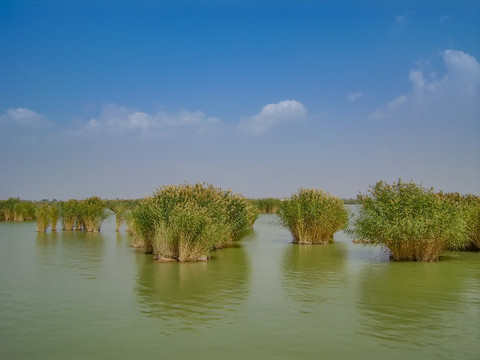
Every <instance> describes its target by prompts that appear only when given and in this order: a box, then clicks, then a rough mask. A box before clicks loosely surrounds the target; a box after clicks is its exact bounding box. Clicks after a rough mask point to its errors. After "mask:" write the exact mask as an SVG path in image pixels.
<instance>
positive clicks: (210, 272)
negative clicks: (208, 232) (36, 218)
mask: <svg viewBox="0 0 480 360" xmlns="http://www.w3.org/2000/svg"><path fill="white" fill-rule="evenodd" d="M276 222H277V218H276V217H275V216H274V215H262V216H260V218H259V219H258V220H257V222H256V223H255V232H254V233H253V234H252V235H251V236H249V237H248V238H246V239H244V240H243V241H241V242H240V243H239V244H238V246H237V247H234V248H228V249H222V250H220V251H217V252H215V253H214V258H213V259H212V261H210V262H208V263H185V264H179V263H162V264H159V263H154V262H153V261H152V258H151V256H150V255H145V254H143V253H142V251H141V250H136V249H133V248H130V247H129V246H128V244H129V237H128V236H127V235H125V233H124V231H122V232H120V233H119V234H117V233H116V232H115V231H114V229H115V227H114V222H113V219H110V220H109V221H108V222H107V223H105V224H104V226H103V228H102V232H101V233H99V234H98V233H97V234H92V233H83V232H75V231H73V232H62V231H58V232H57V233H51V232H48V233H46V234H37V233H36V232H35V223H33V222H28V223H21V224H16V223H5V222H1V223H0V305H1V306H0V359H62V360H63V359H92V358H98V359H132V358H136V359H143V358H145V359H147V358H148V359H152V358H153V357H161V358H166V359H185V358H187V357H193V358H195V359H227V358H228V359H247V358H250V359H322V358H323V359H352V358H356V359H375V358H386V359H405V358H412V359H477V358H479V357H480V341H479V340H480V326H479V324H480V253H463V252H462V253H452V254H451V255H452V256H450V257H448V258H446V259H445V260H443V261H440V262H438V263H430V264H422V263H413V262H404V263H395V262H390V261H388V258H387V257H386V255H385V253H384V252H383V251H382V249H380V248H378V247H373V246H364V245H360V244H353V243H352V242H351V239H349V238H348V237H346V236H345V235H344V234H343V233H342V232H339V233H337V234H336V235H335V243H334V244H330V245H317V246H308V245H300V246H299V245H294V244H292V243H291V237H290V234H289V233H288V231H286V230H285V229H283V228H281V227H279V226H278V225H277V224H276Z"/></svg>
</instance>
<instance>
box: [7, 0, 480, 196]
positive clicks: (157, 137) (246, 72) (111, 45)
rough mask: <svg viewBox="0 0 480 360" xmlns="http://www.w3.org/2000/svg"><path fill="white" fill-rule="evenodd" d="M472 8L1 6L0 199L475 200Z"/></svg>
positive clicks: (477, 133) (478, 184)
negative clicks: (174, 191)
mask: <svg viewBox="0 0 480 360" xmlns="http://www.w3.org/2000/svg"><path fill="white" fill-rule="evenodd" d="M479 39H480V2H479V1H395V2H390V1H243V2H242V1H163V2H162V1H137V2H135V1H98V2H95V1H71V2H69V1H65V2H60V1H1V2H0V49H1V50H0V154H1V157H0V167H1V169H2V175H1V176H0V198H7V197H9V196H19V197H21V198H25V199H41V198H57V199H68V198H85V197H87V196H91V195H99V196H102V197H106V198H116V197H119V198H140V197H143V196H145V195H148V194H150V193H151V192H153V191H154V189H155V188H156V187H158V186H160V185H164V184H176V183H183V182H184V181H188V182H197V181H205V182H208V183H213V184H214V185H217V186H221V187H223V188H231V189H232V190H234V191H235V192H239V193H242V194H244V195H246V196H249V197H266V196H277V197H283V196H288V195H290V194H291V193H293V192H295V191H296V190H297V188H298V187H316V188H321V189H324V190H326V191H329V192H331V193H332V194H334V195H337V196H341V197H354V196H355V195H356V194H357V193H359V192H365V191H366V190H367V189H368V186H369V185H373V184H374V183H375V182H376V181H378V180H382V179H383V180H386V181H389V182H391V181H394V180H396V179H398V178H402V179H404V180H413V181H416V182H418V183H423V184H424V185H425V186H428V187H430V186H433V187H434V188H436V189H438V190H444V191H459V192H462V193H475V194H480V120H479V119H480V105H479V104H480V64H479V62H480V41H479Z"/></svg>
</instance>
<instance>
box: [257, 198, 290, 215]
mask: <svg viewBox="0 0 480 360" xmlns="http://www.w3.org/2000/svg"><path fill="white" fill-rule="evenodd" d="M251 201H252V203H253V204H254V205H255V206H256V207H257V209H258V211H259V212H260V213H262V214H276V213H278V211H279V210H280V207H281V204H282V201H281V200H280V199H276V198H261V199H252V200H251Z"/></svg>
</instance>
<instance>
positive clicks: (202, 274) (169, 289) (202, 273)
mask: <svg viewBox="0 0 480 360" xmlns="http://www.w3.org/2000/svg"><path fill="white" fill-rule="evenodd" d="M213 255H214V258H213V259H212V260H211V261H210V262H192V263H177V262H170V263H155V262H153V261H152V259H151V256H144V257H143V258H140V257H139V258H137V266H138V276H137V286H136V288H135V290H136V292H137V294H138V297H139V302H140V303H141V304H142V305H143V312H144V313H145V314H146V315H147V316H151V317H157V318H161V319H162V320H163V321H165V322H167V323H171V324H172V325H174V327H175V328H178V329H182V330H185V329H188V328H190V327H191V326H193V325H198V324H204V323H208V322H210V321H215V320H220V319H222V318H224V316H225V314H226V313H229V318H230V321H232V319H235V317H236V316H238V315H235V313H236V312H238V311H239V309H240V308H241V307H242V304H243V303H244V301H245V299H246V298H247V295H248V292H249V285H250V284H249V276H250V264H249V261H248V259H247V257H246V254H245V251H244V249H242V248H241V247H233V248H226V249H221V250H218V251H216V252H214V254H213Z"/></svg>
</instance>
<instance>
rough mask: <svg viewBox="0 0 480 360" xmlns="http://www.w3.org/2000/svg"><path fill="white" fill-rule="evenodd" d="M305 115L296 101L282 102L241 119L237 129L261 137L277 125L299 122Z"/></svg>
mask: <svg viewBox="0 0 480 360" xmlns="http://www.w3.org/2000/svg"><path fill="white" fill-rule="evenodd" d="M306 115H307V110H306V109H305V107H304V106H303V104H302V103H300V102H298V101H296V100H283V101H280V102H279V103H276V104H268V105H265V106H264V107H263V108H262V110H261V111H260V113H258V114H256V115H254V116H250V117H247V118H244V119H242V120H241V121H240V123H239V124H238V126H237V129H238V130H240V131H243V132H245V133H248V134H251V135H262V134H264V133H265V132H267V131H268V130H270V129H271V128H273V127H275V126H277V125H279V124H282V123H287V122H295V121H299V120H301V119H304V118H305V117H306Z"/></svg>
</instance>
